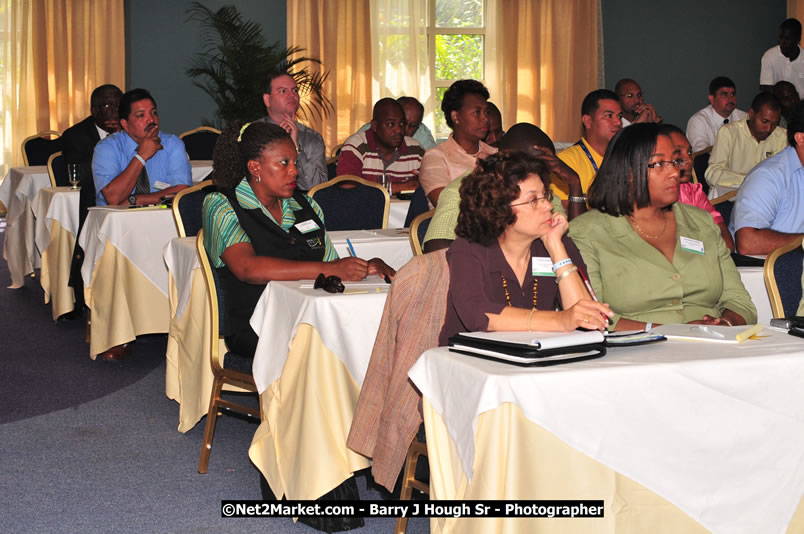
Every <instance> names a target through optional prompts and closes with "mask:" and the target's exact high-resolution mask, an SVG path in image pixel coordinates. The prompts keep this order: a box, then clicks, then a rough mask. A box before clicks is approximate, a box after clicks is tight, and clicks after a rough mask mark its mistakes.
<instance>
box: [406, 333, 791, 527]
mask: <svg viewBox="0 0 804 534" xmlns="http://www.w3.org/2000/svg"><path fill="white" fill-rule="evenodd" d="M734 328H739V327H734ZM409 376H410V378H411V380H412V381H413V382H414V384H415V385H416V387H417V388H419V390H420V391H421V392H422V394H423V397H424V421H425V427H426V432H427V450H428V457H429V463H430V490H431V499H527V500H531V499H602V500H603V501H604V516H605V517H604V518H589V519H524V518H523V519H519V518H518V519H504V518H488V519H486V518H482V519H460V518H437V519H432V520H431V532H434V533H436V532H461V533H464V532H466V533H472V532H482V533H492V532H506V533H508V532H517V533H519V532H523V533H524V532H527V533H542V532H560V533H562V534H563V533H574V532H615V533H616V532H651V533H664V532H667V533H677V532H685V533H689V532H707V531H710V532H713V533H736V534H741V533H756V532H763V533H773V534H777V533H778V534H781V533H783V532H789V533H793V532H804V501H802V495H804V449H802V447H801V444H802V443H804V388H802V387H801V383H802V378H804V341H802V340H801V339H798V338H794V337H791V336H789V335H787V334H786V333H784V332H783V331H781V330H777V329H773V328H766V329H765V330H764V331H763V332H762V333H761V335H760V336H759V337H758V339H749V340H746V341H744V342H743V343H741V344H739V345H726V344H718V343H706V342H698V343H695V342H683V341H666V342H662V343H658V344H652V345H643V346H637V347H620V348H616V349H614V348H609V351H608V354H607V355H606V356H604V357H603V358H600V359H595V360H588V361H584V362H576V363H571V364H565V365H556V366H550V367H536V368H523V367H516V366H511V365H506V364H503V363H499V362H494V361H488V360H483V359H479V358H472V357H470V356H465V355H461V354H457V353H452V352H450V351H449V350H448V349H446V348H438V349H433V350H430V351H427V352H425V353H424V354H423V355H422V356H421V358H419V360H418V362H417V363H416V364H415V365H414V366H413V368H412V369H411V370H410V373H409Z"/></svg>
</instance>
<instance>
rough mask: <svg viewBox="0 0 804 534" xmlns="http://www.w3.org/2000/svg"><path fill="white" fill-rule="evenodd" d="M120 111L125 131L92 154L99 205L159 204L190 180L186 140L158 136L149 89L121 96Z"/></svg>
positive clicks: (163, 135) (155, 113)
mask: <svg viewBox="0 0 804 534" xmlns="http://www.w3.org/2000/svg"><path fill="white" fill-rule="evenodd" d="M119 110H120V125H121V126H122V128H123V131H122V132H117V133H115V134H112V135H110V136H108V137H107V138H106V139H104V140H103V141H101V142H100V143H98V144H97V146H96V147H95V155H94V157H93V159H92V174H93V176H94V179H95V190H96V191H97V192H98V198H97V204H98V206H105V205H120V204H131V205H136V204H141V205H142V204H156V203H158V202H159V201H160V200H161V199H162V198H164V197H172V196H174V195H175V194H176V193H177V192H179V191H181V190H182V189H184V188H185V187H187V186H189V185H192V183H193V182H192V172H191V169H190V161H189V160H188V159H187V153H186V152H185V150H184V143H183V142H182V140H181V139H179V138H178V137H176V136H175V135H170V134H166V133H162V134H161V135H160V132H159V115H158V114H157V111H156V102H155V101H154V99H153V97H152V96H151V94H150V93H149V92H148V91H146V90H145V89H132V90H131V91H128V92H127V93H125V94H124V95H123V96H122V98H120V107H119ZM143 171H145V173H143ZM143 174H144V175H143ZM141 175H143V176H142V177H141ZM138 181H139V182H140V185H139V186H138ZM146 190H147V192H145V191H146Z"/></svg>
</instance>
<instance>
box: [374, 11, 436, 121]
mask: <svg viewBox="0 0 804 534" xmlns="http://www.w3.org/2000/svg"><path fill="white" fill-rule="evenodd" d="M428 18H429V13H428V7H427V0H371V43H372V49H371V70H372V86H371V96H372V99H373V101H374V102H376V101H377V100H379V99H380V98H384V97H392V98H398V97H400V96H413V97H416V98H417V99H419V101H420V102H421V103H422V104H424V109H425V115H424V122H425V123H426V124H427V126H428V127H429V128H430V129H431V130H433V128H434V115H433V112H432V111H433V109H435V106H436V102H435V92H434V91H433V89H432V84H431V80H430V78H431V76H430V56H429V53H428V42H427V21H428Z"/></svg>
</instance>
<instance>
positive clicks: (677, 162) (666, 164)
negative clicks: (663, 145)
mask: <svg viewBox="0 0 804 534" xmlns="http://www.w3.org/2000/svg"><path fill="white" fill-rule="evenodd" d="M686 164H687V160H686V159H681V158H679V159H674V160H673V161H667V160H662V161H654V162H653V163H648V168H649V169H655V168H656V167H659V168H660V169H669V168H670V167H675V168H676V169H680V168H681V167H683V166H684V165H686Z"/></svg>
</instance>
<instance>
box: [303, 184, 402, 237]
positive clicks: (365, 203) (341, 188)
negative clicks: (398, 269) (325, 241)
mask: <svg viewBox="0 0 804 534" xmlns="http://www.w3.org/2000/svg"><path fill="white" fill-rule="evenodd" d="M308 195H310V197H312V198H314V199H315V201H316V202H318V204H319V205H320V206H321V209H322V210H323V211H324V224H325V225H326V227H327V230H329V231H332V230H376V229H378V228H387V227H388V210H389V209H390V201H391V199H390V197H389V196H388V191H386V190H385V188H384V187H383V186H381V185H380V184H377V183H374V182H370V181H368V180H364V179H363V178H360V177H358V176H352V175H344V176H338V177H337V178H335V179H333V180H330V181H328V182H324V183H323V184H318V185H317V186H315V187H313V188H312V189H310V192H309V193H308Z"/></svg>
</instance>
